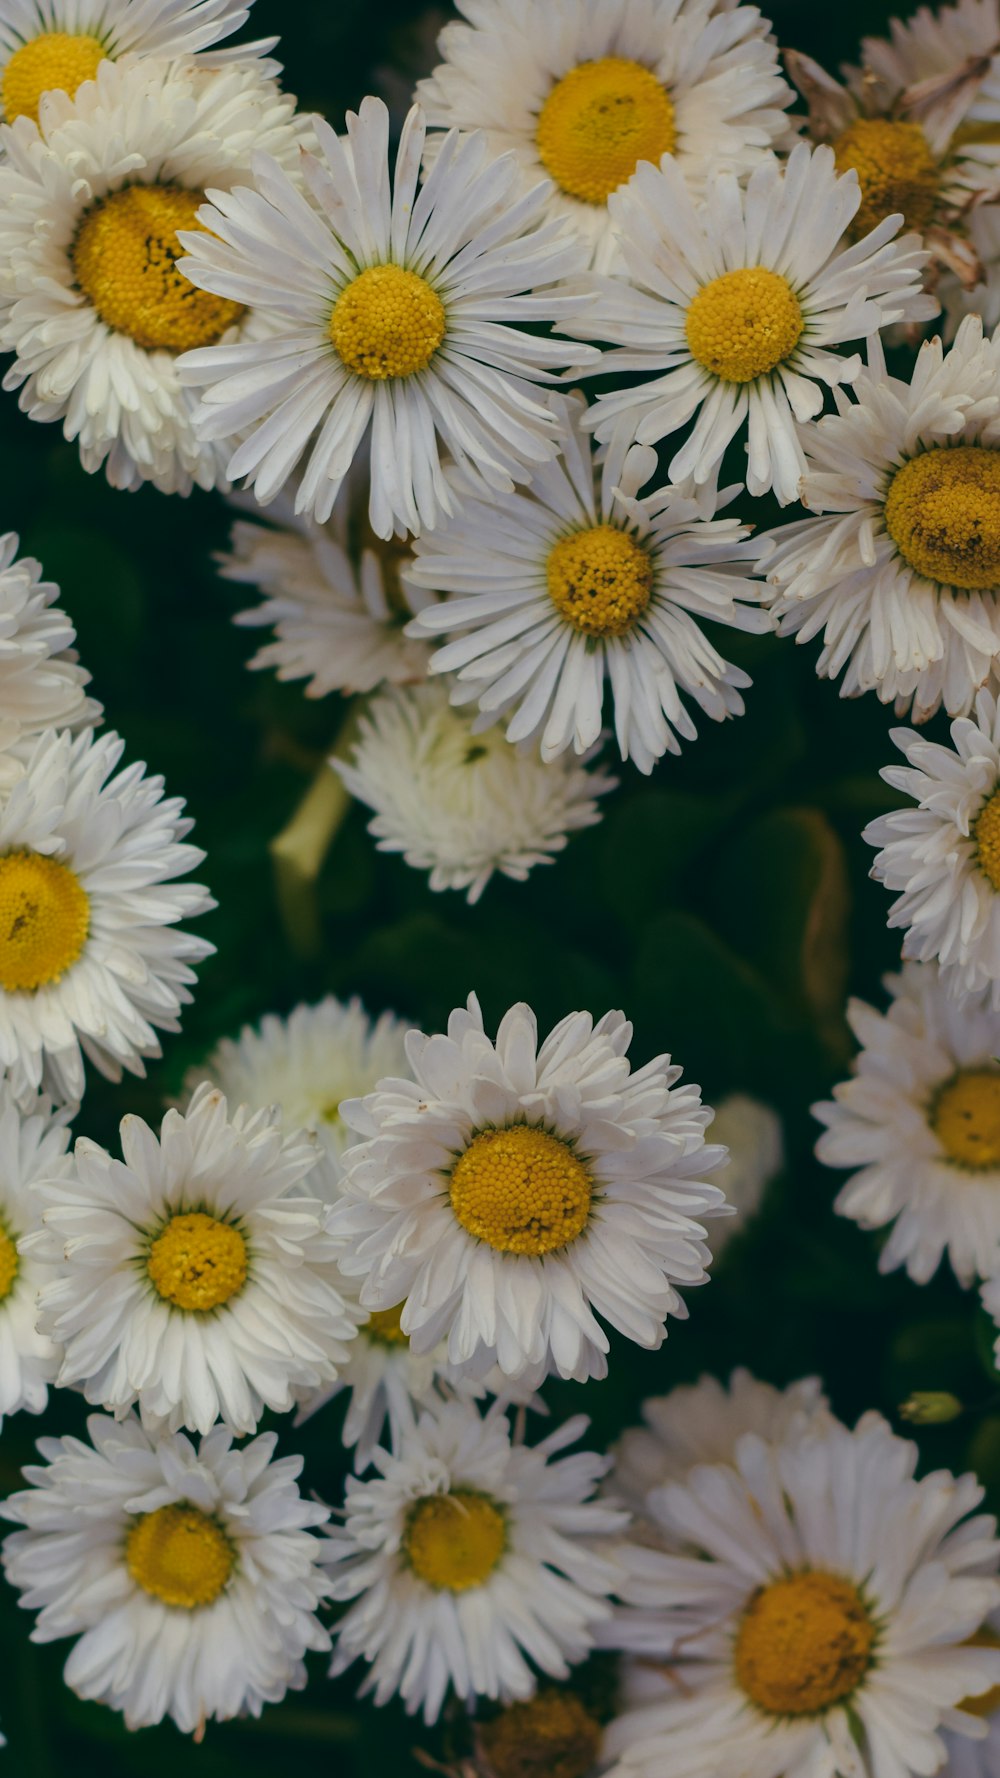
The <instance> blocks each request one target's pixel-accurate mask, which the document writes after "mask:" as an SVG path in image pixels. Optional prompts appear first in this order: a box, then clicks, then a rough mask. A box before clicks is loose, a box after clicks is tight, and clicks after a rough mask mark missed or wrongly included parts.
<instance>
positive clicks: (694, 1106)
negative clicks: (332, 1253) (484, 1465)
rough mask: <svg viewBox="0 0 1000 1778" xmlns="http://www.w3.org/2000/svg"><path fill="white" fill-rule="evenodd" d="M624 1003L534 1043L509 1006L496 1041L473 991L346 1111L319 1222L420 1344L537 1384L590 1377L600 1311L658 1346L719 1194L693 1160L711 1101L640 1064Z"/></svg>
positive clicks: (702, 1261) (366, 1290) (580, 1017)
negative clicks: (444, 1030)
mask: <svg viewBox="0 0 1000 1778" xmlns="http://www.w3.org/2000/svg"><path fill="white" fill-rule="evenodd" d="M631 1036H632V1027H631V1025H629V1024H628V1022H627V1020H626V1019H625V1018H624V1017H623V1016H622V1014H621V1013H618V1012H612V1013H607V1014H606V1015H605V1017H604V1018H603V1019H601V1020H600V1021H599V1022H598V1023H597V1024H596V1025H595V1023H594V1021H593V1019H592V1018H591V1017H590V1016H589V1014H587V1013H572V1014H570V1016H569V1017H568V1018H566V1019H563V1020H562V1021H561V1023H560V1024H558V1025H557V1026H556V1027H555V1029H554V1030H553V1031H552V1032H551V1034H550V1035H549V1036H548V1037H547V1038H546V1039H545V1040H544V1042H543V1043H542V1044H541V1046H540V1047H539V1043H538V1031H537V1026H536V1022H535V1018H534V1015H533V1013H532V1012H531V1010H530V1008H529V1007H527V1006H524V1005H520V1006H515V1007H512V1008H511V1010H510V1011H509V1012H508V1013H507V1014H506V1015H505V1017H504V1019H503V1020H502V1022H501V1025H500V1028H499V1031H498V1033H497V1038H496V1042H495V1044H494V1043H493V1042H491V1041H490V1039H489V1038H488V1037H487V1036H486V1033H485V1031H484V1028H483V1019H482V1014H481V1012H480V1009H479V1003H478V1001H477V1000H476V998H475V995H470V997H469V1006H468V1011H464V1010H463V1011H456V1012H454V1013H452V1015H451V1018H450V1019H449V1021H448V1034H447V1036H444V1035H439V1036H433V1037H424V1036H422V1035H421V1034H420V1033H419V1032H410V1033H409V1035H408V1036H407V1039H406V1051H407V1057H408V1059H409V1064H410V1070H411V1073H412V1077H413V1078H412V1079H410V1080H386V1081H383V1082H382V1084H381V1086H380V1088H379V1090H378V1091H377V1092H374V1093H370V1094H368V1096H367V1097H366V1098H364V1099H361V1100H359V1101H356V1102H355V1103H354V1104H350V1105H343V1106H342V1107H341V1115H342V1116H343V1117H344V1119H345V1120H346V1122H347V1123H348V1124H349V1125H350V1126H351V1128H352V1129H354V1130H356V1131H357V1132H358V1134H359V1136H362V1137H364V1138H366V1140H364V1141H363V1142H361V1143H360V1144H359V1145H358V1146H357V1147H355V1148H351V1149H349V1150H348V1152H347V1154H346V1155H345V1157H344V1168H345V1178H344V1185H343V1192H344V1196H343V1198H342V1199H341V1202H340V1203H339V1204H338V1205H337V1206H336V1207H335V1209H334V1211H333V1213H332V1217H331V1228H332V1229H333V1230H334V1231H335V1233H336V1234H337V1235H338V1236H339V1237H340V1238H341V1239H342V1240H343V1241H344V1243H345V1250H344V1252H343V1254H342V1256H341V1264H342V1266H343V1268H344V1270H345V1272H347V1273H349V1274H353V1275H355V1276H357V1277H362V1278H364V1280H365V1282H364V1284H363V1285H362V1288H361V1301H362V1303H363V1304H364V1305H365V1306H366V1307H368V1308H376V1309H377V1308H388V1307H394V1306H395V1305H396V1304H399V1303H402V1304H404V1307H403V1310H402V1317H401V1325H402V1328H403V1331H404V1332H405V1333H407V1334H408V1335H409V1336H410V1340H411V1344H412V1346H413V1349H414V1351H416V1352H428V1351H431V1350H432V1349H433V1348H434V1347H435V1346H436V1345H437V1344H438V1342H439V1341H440V1340H444V1339H447V1342H448V1348H447V1350H448V1359H449V1361H450V1362H451V1363H452V1364H471V1365H472V1366H473V1369H474V1370H475V1371H476V1372H477V1374H479V1375H480V1376H482V1375H484V1374H485V1373H486V1372H487V1371H488V1370H489V1369H490V1368H491V1367H492V1366H493V1365H494V1364H496V1365H499V1368H500V1370H501V1372H502V1373H503V1375H504V1377H507V1378H513V1379H522V1380H524V1381H525V1383H526V1384H527V1382H528V1380H529V1379H530V1381H531V1384H533V1385H535V1386H537V1383H538V1382H540V1381H541V1379H542V1378H543V1377H544V1376H545V1375H546V1373H547V1372H548V1371H553V1372H555V1373H557V1374H558V1375H559V1376H562V1377H574V1378H576V1379H577V1380H578V1381H583V1380H584V1379H586V1378H587V1377H590V1376H598V1377H599V1376H604V1375H605V1373H606V1370H607V1360H606V1357H605V1354H606V1353H607V1351H608V1337H607V1334H606V1333H605V1332H604V1330H603V1328H602V1327H601V1326H600V1324H599V1323H598V1321H597V1320H596V1318H595V1317H596V1315H600V1316H601V1317H602V1318H603V1319H604V1320H605V1321H607V1322H610V1324H611V1326H612V1327H614V1328H617V1330H618V1331H619V1332H620V1333H622V1334H624V1335H625V1336H626V1337H627V1338H629V1339H632V1340H635V1341H637V1343H638V1344H639V1345H642V1346H646V1347H650V1348H653V1349H655V1348H657V1347H658V1346H660V1345H661V1343H662V1341H663V1340H664V1338H665V1337H666V1326H665V1322H666V1318H667V1316H668V1315H678V1316H682V1317H683V1316H685V1315H686V1314H687V1309H686V1307H685V1304H684V1302H683V1299H682V1298H681V1296H680V1294H679V1292H678V1289H677V1286H678V1285H682V1284H701V1283H704V1282H705V1278H706V1272H705V1266H706V1263H707V1261H708V1258H709V1251H708V1246H707V1244H706V1241H705V1230H704V1227H703V1226H702V1218H705V1217H711V1216H716V1215H718V1214H719V1213H720V1211H722V1210H723V1202H724V1201H723V1196H722V1193H721V1192H720V1191H718V1190H717V1189H716V1187H715V1186H713V1185H708V1184H706V1183H705V1181H704V1175H705V1174H706V1173H708V1172H711V1171H712V1170H713V1168H715V1167H717V1166H719V1165H721V1163H722V1161H723V1159H724V1158H725V1151H724V1150H723V1149H720V1148H710V1147H706V1146H705V1140H704V1130H705V1126H706V1124H707V1123H709V1122H710V1120H711V1113H710V1111H709V1110H708V1109H707V1108H706V1107H703V1106H702V1104H701V1098H700V1094H699V1091H698V1088H697V1087H687V1086H685V1087H679V1086H678V1085H677V1082H678V1081H679V1079H680V1074H681V1070H680V1069H679V1068H677V1067H672V1066H671V1065H670V1062H669V1058H668V1057H666V1056H657V1057H656V1058H654V1060H653V1061H652V1062H648V1063H647V1064H646V1066H645V1067H644V1068H641V1069H639V1070H638V1071H637V1072H636V1073H635V1074H633V1073H631V1071H630V1067H629V1063H628V1060H627V1057H626V1051H627V1049H628V1046H629V1042H630V1041H631Z"/></svg>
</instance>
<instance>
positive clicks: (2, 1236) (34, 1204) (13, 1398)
mask: <svg viewBox="0 0 1000 1778" xmlns="http://www.w3.org/2000/svg"><path fill="white" fill-rule="evenodd" d="M68 1143H69V1130H68V1129H67V1122H66V1116H65V1113H60V1114H58V1115H57V1116H53V1113H52V1107H51V1105H50V1104H49V1103H48V1101H47V1100H45V1099H35V1100H34V1101H32V1102H28V1103H27V1104H25V1105H24V1106H23V1107H20V1106H18V1104H17V1101H16V1099H15V1098H14V1095H13V1093H12V1091H11V1088H10V1083H9V1082H8V1081H5V1080H0V1157H2V1159H0V1427H2V1425H3V1418H4V1415H5V1414H16V1413H17V1412H18V1411H19V1409H21V1408H26V1409H27V1410H28V1412H29V1414H40V1413H41V1412H42V1410H43V1409H44V1407H45V1404H46V1402H47V1400H48V1393H49V1392H48V1385H49V1383H51V1382H52V1380H53V1378H54V1376H55V1374H56V1371H57V1369H58V1364H59V1354H58V1352H57V1350H56V1348H55V1346H53V1344H52V1342H51V1341H50V1340H48V1339H46V1338H45V1336H44V1334H40V1333H39V1332H38V1331H37V1329H36V1327H35V1316H36V1310H37V1300H38V1292H39V1289H40V1287H41V1285H42V1284H44V1283H45V1282H46V1281H47V1280H48V1279H49V1278H50V1277H51V1275H52V1274H51V1271H50V1269H49V1267H48V1266H46V1265H43V1264H41V1263H40V1262H39V1261H38V1260H36V1259H34V1258H33V1257H32V1256H31V1255H30V1254H29V1253H22V1252H20V1251H19V1246H18V1243H19V1242H20V1241H21V1240H22V1239H23V1238H24V1237H25V1236H26V1235H30V1234H31V1233H32V1231H33V1230H35V1229H37V1228H38V1227H39V1226H40V1224H39V1217H40V1212H41V1204H40V1201H39V1198H38V1196H37V1193H36V1191H35V1189H34V1188H35V1184H36V1181H37V1180H39V1179H46V1180H50V1181H52V1182H53V1183H55V1182H56V1181H58V1180H62V1179H65V1178H66V1177H67V1176H68V1174H69V1172H70V1169H71V1166H72V1163H71V1161H70V1159H69V1157H68V1155H67V1153H66V1149H67V1146H68Z"/></svg>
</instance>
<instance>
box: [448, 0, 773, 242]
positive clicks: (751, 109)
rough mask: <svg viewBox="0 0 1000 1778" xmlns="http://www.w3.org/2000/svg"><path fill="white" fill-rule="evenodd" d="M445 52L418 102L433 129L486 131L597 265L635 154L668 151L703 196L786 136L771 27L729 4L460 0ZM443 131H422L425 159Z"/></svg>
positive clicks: (652, 157)
mask: <svg viewBox="0 0 1000 1778" xmlns="http://www.w3.org/2000/svg"><path fill="white" fill-rule="evenodd" d="M458 11H459V12H460V13H461V14H462V15H463V17H464V18H465V19H467V20H468V21H469V22H468V23H467V24H461V23H456V24H449V25H446V26H445V28H444V30H443V31H442V33H441V37H440V40H439V48H440V51H441V55H442V56H443V58H444V60H443V61H442V63H441V66H440V67H438V68H436V69H435V70H434V73H433V74H432V76H431V77H430V79H429V80H422V81H420V83H419V85H418V87H417V97H418V98H419V100H420V102H421V103H422V105H423V106H424V109H425V111H426V114H427V121H428V124H429V126H430V128H431V130H432V131H434V132H436V131H438V130H446V129H450V128H452V127H454V126H457V127H458V128H459V129H462V130H472V129H483V130H485V131H486V133H487V137H488V140H489V145H490V150H491V152H492V153H493V154H502V153H504V152H506V151H508V150H513V152H514V154H515V155H516V156H517V162H518V167H519V170H520V175H521V182H522V186H523V187H524V189H526V190H527V189H529V188H530V187H532V186H537V185H538V183H539V181H540V180H543V179H545V178H549V179H551V181H552V188H551V194H550V197H549V208H550V211H551V213H552V214H553V215H556V216H563V217H565V218H566V219H567V220H568V221H569V222H570V223H571V224H572V226H573V229H574V232H575V233H577V234H578V235H579V236H580V237H581V239H583V240H584V241H585V242H586V243H587V245H588V247H589V249H590V252H591V255H592V258H593V261H594V263H595V264H597V265H598V266H599V267H600V268H601V269H602V270H603V269H606V268H607V267H608V266H610V265H611V263H612V262H613V259H614V256H615V244H614V236H613V233H612V225H611V219H610V215H609V211H608V198H609V197H610V196H611V194H612V192H614V191H617V190H618V188H619V187H620V186H622V185H624V184H625V183H626V182H627V181H628V180H629V179H630V178H631V176H632V174H633V173H634V172H635V169H636V167H637V166H638V164H639V162H640V161H652V162H653V163H654V165H656V164H658V163H659V161H660V159H661V156H663V155H664V154H669V155H670V156H671V157H672V159H673V160H674V161H675V162H676V164H677V168H678V171H679V172H680V174H681V176H682V178H683V179H684V180H685V182H686V183H687V184H688V185H689V186H691V187H692V188H693V189H694V190H695V191H699V192H700V190H701V188H702V187H703V185H704V183H705V180H706V177H707V176H708V174H709V172H710V171H714V170H720V169H724V170H726V171H727V172H733V173H735V174H737V175H738V176H741V177H742V176H743V175H745V174H747V173H749V172H750V171H751V169H752V168H753V167H754V166H756V165H757V163H758V162H759V161H760V160H761V159H763V158H764V156H765V155H766V154H767V153H768V152H769V151H770V150H771V149H772V148H774V147H776V146H779V145H783V144H784V142H785V140H786V137H787V135H788V121H787V119H786V118H785V115H784V112H785V107H786V106H787V105H788V104H789V103H790V101H791V98H792V92H791V88H790V87H789V86H788V85H787V84H786V82H785V81H784V80H783V79H782V78H781V74H780V71H779V67H778V56H777V49H776V47H775V44H774V41H773V39H772V38H771V37H770V36H769V35H768V33H769V31H770V26H769V24H768V21H767V20H766V19H764V18H761V16H760V13H759V12H758V10H757V8H756V7H755V6H736V5H733V4H731V3H730V0H611V3H610V4H604V5H597V4H595V0H583V3H582V4H581V0H458ZM439 142H440V137H438V136H437V135H436V134H432V135H431V136H430V137H429V139H428V144H427V152H428V156H429V157H433V155H434V154H435V153H436V151H437V148H438V145H439Z"/></svg>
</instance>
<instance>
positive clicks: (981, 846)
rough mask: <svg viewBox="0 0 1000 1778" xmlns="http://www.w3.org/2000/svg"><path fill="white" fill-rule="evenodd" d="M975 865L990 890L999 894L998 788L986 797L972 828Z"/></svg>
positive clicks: (999, 799)
mask: <svg viewBox="0 0 1000 1778" xmlns="http://www.w3.org/2000/svg"><path fill="white" fill-rule="evenodd" d="M972 838H973V839H974V840H975V842H976V863H977V864H978V866H979V868H980V870H981V871H982V873H983V876H984V877H985V878H986V880H987V882H988V883H989V885H990V887H991V888H992V889H996V890H997V891H998V892H1000V788H998V789H996V790H994V792H993V794H992V796H990V797H988V798H987V800H986V802H985V803H984V804H983V806H982V808H981V809H980V811H979V814H978V815H977V816H976V819H975V822H974V823H973V827H972Z"/></svg>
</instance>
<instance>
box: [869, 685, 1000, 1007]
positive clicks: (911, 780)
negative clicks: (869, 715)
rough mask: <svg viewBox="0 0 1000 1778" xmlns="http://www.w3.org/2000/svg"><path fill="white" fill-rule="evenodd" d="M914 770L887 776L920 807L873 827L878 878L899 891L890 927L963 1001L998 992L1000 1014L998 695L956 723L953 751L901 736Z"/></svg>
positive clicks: (895, 733)
mask: <svg viewBox="0 0 1000 1778" xmlns="http://www.w3.org/2000/svg"><path fill="white" fill-rule="evenodd" d="M892 739H893V741H894V742H895V744H896V746H897V747H898V748H899V750H900V752H901V753H902V754H904V755H905V758H906V765H905V766H886V767H884V768H883V771H882V777H883V778H884V779H885V781H886V783H887V784H891V785H892V787H893V789H894V790H901V791H902V792H903V793H904V795H905V796H908V797H912V799H913V803H914V804H915V805H916V806H915V807H908V808H905V809H897V810H894V811H893V813H892V814H891V815H880V816H879V818H878V819H877V820H876V821H870V822H869V824H868V826H867V827H866V828H865V831H864V838H865V839H866V840H867V841H868V843H869V845H871V846H880V847H881V848H882V850H881V851H880V852H879V855H878V857H877V858H876V860H875V863H874V864H873V865H872V872H871V874H872V876H873V877H875V878H876V880H877V881H878V882H880V883H884V884H885V886H886V888H887V889H890V890H893V891H898V892H899V894H898V899H897V900H896V901H895V902H894V903H893V907H892V911H891V913H890V915H889V925H890V926H891V927H897V926H902V927H903V928H904V929H905V930H906V938H905V939H904V942H903V955H904V957H915V958H917V959H918V960H919V961H920V962H922V963H929V962H931V961H933V960H934V959H936V960H937V962H939V963H940V964H941V966H942V971H943V972H945V973H946V983H945V985H946V986H947V988H948V990H949V991H950V992H952V993H954V994H957V995H959V996H962V995H966V994H978V993H979V992H980V990H982V989H988V990H989V997H990V1004H991V1005H992V1006H993V1008H994V1009H995V1010H1000V712H998V709H997V700H996V698H995V697H994V696H993V694H992V693H991V692H989V691H981V692H980V693H979V695H978V696H977V698H976V706H975V712H974V715H972V716H968V717H959V718H958V720H957V721H956V722H953V723H952V725H951V743H952V744H951V746H950V747H944V746H941V745H940V743H938V742H935V741H925V740H924V739H923V738H922V737H921V736H920V735H918V734H914V733H913V731H912V730H911V729H905V728H904V729H893V730H892Z"/></svg>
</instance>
